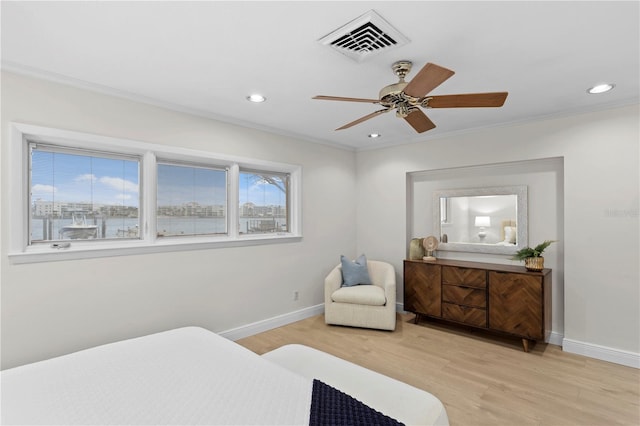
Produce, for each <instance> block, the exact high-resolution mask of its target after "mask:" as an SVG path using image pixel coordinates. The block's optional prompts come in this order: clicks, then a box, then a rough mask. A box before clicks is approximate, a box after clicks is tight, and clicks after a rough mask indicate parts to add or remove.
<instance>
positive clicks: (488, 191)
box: [433, 185, 529, 254]
mask: <svg viewBox="0 0 640 426" xmlns="http://www.w3.org/2000/svg"><path fill="white" fill-rule="evenodd" d="M488 195H516V203H517V206H516V209H517V210H516V224H517V237H516V241H517V244H515V245H513V246H496V245H493V244H481V243H455V242H454V243H443V242H440V243H439V244H438V248H437V250H443V251H464V252H472V253H488V254H515V253H516V252H517V251H518V250H520V249H522V248H525V247H527V245H528V244H529V241H528V238H529V236H528V231H527V229H528V223H527V197H528V196H527V186H526V185H516V186H496V187H487V188H469V189H443V190H438V191H434V193H433V218H434V222H433V229H434V232H435V235H436V236H437V238H438V240H440V238H441V236H442V228H441V226H440V224H441V220H440V199H441V198H449V197H478V196H488Z"/></svg>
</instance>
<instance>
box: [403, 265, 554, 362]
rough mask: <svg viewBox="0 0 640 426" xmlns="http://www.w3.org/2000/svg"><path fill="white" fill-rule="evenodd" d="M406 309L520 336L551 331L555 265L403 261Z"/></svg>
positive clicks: (539, 336)
mask: <svg viewBox="0 0 640 426" xmlns="http://www.w3.org/2000/svg"><path fill="white" fill-rule="evenodd" d="M404 309H405V311H409V312H413V313H415V314H416V322H417V321H418V320H419V318H420V317H421V316H425V317H430V318H437V319H441V320H444V321H447V322H452V323H458V324H464V325H466V326H469V327H474V328H480V329H483V330H487V331H492V332H496V333H501V334H504V335H509V336H514V337H519V338H521V339H522V346H523V348H524V350H525V352H528V351H529V343H530V342H535V341H537V340H544V339H545V338H546V337H547V336H546V333H550V332H551V269H543V270H542V271H541V272H532V271H527V270H526V268H525V267H524V266H511V265H498V264H494V263H480V262H466V261H460V260H444V259H438V260H435V261H423V260H405V261H404Z"/></svg>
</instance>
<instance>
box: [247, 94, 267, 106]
mask: <svg viewBox="0 0 640 426" xmlns="http://www.w3.org/2000/svg"><path fill="white" fill-rule="evenodd" d="M247 100H248V101H249V102H253V103H257V104H259V103H261V102H264V101H266V100H267V98H265V97H264V96H262V95H261V94H259V93H253V94H251V95H249V96H247Z"/></svg>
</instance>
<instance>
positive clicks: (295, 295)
mask: <svg viewBox="0 0 640 426" xmlns="http://www.w3.org/2000/svg"><path fill="white" fill-rule="evenodd" d="M298 299H300V294H299V293H298V292H297V291H294V292H293V301H294V302H296V301H298Z"/></svg>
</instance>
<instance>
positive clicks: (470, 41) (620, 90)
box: [1, 1, 640, 149]
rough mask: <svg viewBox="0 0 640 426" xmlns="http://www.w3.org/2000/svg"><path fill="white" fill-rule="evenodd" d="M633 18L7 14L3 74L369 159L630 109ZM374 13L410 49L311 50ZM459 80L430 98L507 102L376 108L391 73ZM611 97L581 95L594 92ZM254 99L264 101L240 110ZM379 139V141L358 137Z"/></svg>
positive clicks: (116, 8)
mask: <svg viewBox="0 0 640 426" xmlns="http://www.w3.org/2000/svg"><path fill="white" fill-rule="evenodd" d="M639 5H640V3H639V2H637V1H627V2H611V1H601V2H598V1H595V2H594V1H592V2H575V1H562V2H536V1H527V2H525V1H515V2H502V1H497V2H483V1H472V2H459V1H447V2H436V1H421V2H417V1H383V2H370V1H340V2H328V1H299V2H291V1H289V2H274V1H258V2H244V1H233V2H226V1H210V2H206V1H201V2H181V1H173V2H170V1H166V2H146V1H141V2H116V1H113V2H53V1H48V2H9V1H2V6H1V7H2V9H1V13H2V68H3V69H5V70H8V71H14V72H20V73H25V74H29V75H35V76H39V77H44V78H49V79H54V80H56V81H61V82H65V83H71V84H75V85H80V86H82V87H89V88H93V89H96V90H100V91H103V92H107V93H112V94H116V95H120V96H126V97H129V98H132V99H136V100H141V101H144V102H150V103H153V104H156V105H161V106H165V107H168V108H172V109H177V110H181V111H185V112H190V113H194V114H198V115H202V116H207V117H212V118H215V119H219V120H223V121H228V122H232V123H237V124H241V125H245V126H249V127H254V128H259V129H264V130H268V131H271V132H275V133H278V134H283V135H289V136H293V137H296V138H301V139H304V140H308V141H313V142H320V143H325V144H331V145H339V146H343V147H347V148H349V149H368V148H372V147H380V146H391V145H398V144H402V143H409V142H417V141H428V140H429V139H432V138H434V137H442V136H443V135H450V134H453V133H459V132H465V131H470V130H473V129H478V128H483V127H491V126H500V125H505V124H508V123H516V122H522V121H526V120H532V119H538V118H542V117H550V116H556V115H567V114H574V113H579V112H586V111H594V110H599V109H604V108H609V107H614V106H619V105H628V104H632V103H637V102H638V101H639V91H640V89H639V84H638V83H639V80H640V78H639V76H640V72H639V59H638V58H639V52H640V47H639V40H640V30H639V27H640V25H639V21H640V19H639V16H640V15H639ZM370 10H375V11H376V12H377V13H378V14H380V15H381V16H382V17H383V18H384V19H386V20H387V21H388V22H389V23H390V24H391V25H393V26H394V27H395V28H396V29H398V30H399V31H400V32H401V33H402V34H403V35H404V36H406V37H407V38H408V39H409V40H410V42H409V43H408V44H406V45H404V46H401V47H398V48H396V49H395V50H394V49H391V50H389V51H386V52H384V53H381V54H378V55H372V56H370V57H368V58H367V59H365V60H364V61H362V62H359V63H358V62H356V61H354V60H353V59H350V58H348V57H347V56H344V55H342V54H340V53H338V52H336V51H334V50H332V49H330V48H328V47H327V46H325V45H323V44H321V43H319V42H318V40H319V39H321V38H322V37H323V36H325V35H327V34H328V33H330V32H332V31H334V30H335V29H337V28H339V27H341V26H343V25H345V24H347V23H349V22H350V21H352V20H354V19H356V18H358V17H359V16H361V15H362V14H364V13H366V12H368V11H370ZM399 59H408V60H411V61H413V63H414V70H413V71H412V73H411V74H409V75H408V77H407V80H410V79H411V78H412V76H413V75H415V73H417V71H418V70H419V69H420V68H421V67H422V66H423V65H424V64H425V63H427V62H433V63H436V64H439V65H442V66H444V67H447V68H450V69H452V70H454V71H455V72H456V74H455V75H454V76H453V77H451V78H450V79H449V80H447V81H445V82H444V83H443V84H442V85H441V86H439V87H437V88H436V89H435V90H433V91H432V92H431V94H434V95H439V94H454V93H470V92H492V91H508V92H509V97H508V98H507V101H506V103H505V105H504V106H503V107H502V108H479V109H477V108H470V109H433V110H428V111H426V113H427V114H428V116H429V117H430V118H431V119H432V120H433V122H434V123H435V124H436V125H437V127H436V128H435V129H433V130H430V131H428V132H426V133H423V134H418V133H416V132H415V131H414V130H413V129H412V128H411V127H410V126H409V125H408V124H407V123H405V121H404V120H402V119H398V118H396V117H395V116H394V115H393V113H389V114H384V115H382V116H379V117H376V118H373V119H371V120H368V121H366V122H364V123H362V124H360V125H357V126H354V127H352V128H349V129H346V130H340V131H335V130H334V129H335V128H337V127H339V126H341V125H343V124H346V123H348V122H350V121H353V120H355V119H356V118H359V117H361V116H363V115H366V114H368V113H370V112H373V111H375V110H377V109H379V108H380V107H379V106H378V105H372V104H365V103H352V102H333V101H320V100H312V99H311V97H312V96H314V95H333V96H347V97H360V98H377V96H378V91H379V90H380V89H381V88H382V87H383V86H386V85H388V84H391V83H395V82H396V81H397V78H396V76H395V75H394V74H393V73H392V71H391V68H390V67H391V64H392V63H393V62H395V61H397V60H399ZM600 82H613V83H615V84H616V88H615V89H614V90H613V91H611V92H609V93H606V94H601V95H589V94H587V93H586V89H587V88H588V87H589V86H591V85H593V84H596V83H600ZM252 92H260V93H262V94H264V95H265V96H266V97H267V102H265V103H262V104H252V103H249V102H247V101H246V100H245V97H246V96H247V95H248V94H250V93H252ZM372 132H378V133H381V134H382V135H383V137H382V138H379V139H375V140H374V139H370V138H368V137H367V134H369V133H372Z"/></svg>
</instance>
